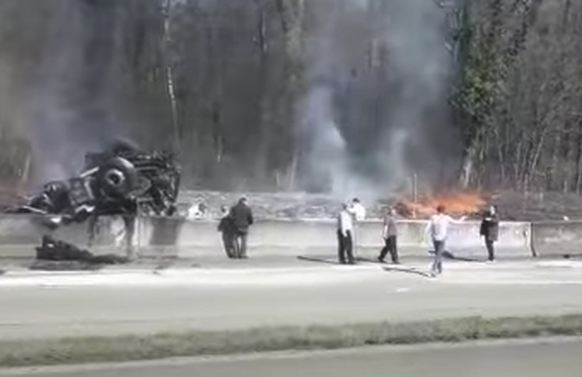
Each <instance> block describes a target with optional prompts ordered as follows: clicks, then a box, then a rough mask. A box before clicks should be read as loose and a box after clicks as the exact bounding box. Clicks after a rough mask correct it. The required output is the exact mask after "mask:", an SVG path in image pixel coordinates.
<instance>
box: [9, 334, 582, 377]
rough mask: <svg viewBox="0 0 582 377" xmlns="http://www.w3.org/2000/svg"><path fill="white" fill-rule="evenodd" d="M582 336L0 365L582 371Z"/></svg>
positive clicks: (281, 376) (309, 371)
mask: <svg viewBox="0 0 582 377" xmlns="http://www.w3.org/2000/svg"><path fill="white" fill-rule="evenodd" d="M581 353H582V340H575V341H558V340H556V341H554V340H552V341H543V342H542V341H540V340H536V341H535V342H497V343H484V344H477V345H466V344H463V345H458V346H438V345H436V346H420V347H382V348H373V349H356V350H346V351H339V352H312V353H297V354H280V355H276V356H271V355H259V356H254V357H228V358H209V359H192V360H167V361H161V362H146V363H132V364H117V365H115V364H113V365H85V366H73V367H56V368H40V369H17V370H1V369H0V376H22V377H32V376H39V377H65V376H75V377H117V376H124V377H159V376H165V377H191V376H197V377H218V376H220V377H231V376H232V377H240V376H253V377H273V376H277V377H297V376H326V375H328V376H334V377H353V376H366V377H384V376H387V375H389V376H398V377H426V376H432V377H468V376H470V377H491V376H503V377H547V376H552V377H579V376H580V369H581V368H582V359H581V358H580V354H581Z"/></svg>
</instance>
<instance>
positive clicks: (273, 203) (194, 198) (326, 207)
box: [180, 191, 582, 221]
mask: <svg viewBox="0 0 582 377" xmlns="http://www.w3.org/2000/svg"><path fill="white" fill-rule="evenodd" d="M242 195H245V196H246V197H248V199H249V204H250V205H251V206H252V208H253V210H254V213H255V215H256V216H257V217H260V218H284V219H298V218H308V219H313V218H332V217H334V216H335V215H336V214H337V212H338V210H339V207H340V203H339V201H338V200H335V199H333V198H331V197H329V196H325V195H314V194H305V193H224V192H211V191H186V192H183V193H182V195H181V198H180V202H181V203H182V204H181V208H182V209H183V210H186V209H187V207H188V205H189V204H197V203H204V204H205V205H206V206H207V207H208V216H210V217H217V216H219V214H220V207H221V206H222V205H227V206H230V205H232V204H234V203H235V202H236V201H237V199H238V198H239V197H240V196H242ZM399 202H401V201H400V200H399V199H398V198H387V199H386V200H383V201H378V202H375V203H364V205H365V206H366V207H367V210H368V217H369V218H381V217H382V214H383V213H384V211H385V210H386V208H387V207H388V206H390V205H397V204H398V203H399ZM484 203H485V205H484V206H483V207H482V208H483V209H484V207H486V206H487V205H490V204H494V205H496V206H497V208H498V211H499V213H500V215H501V217H502V218H503V219H505V220H511V221H552V220H572V221H573V220H582V196H581V195H575V194H563V193H518V192H511V191H502V192H497V193H494V194H492V195H490V196H489V197H487V198H484ZM397 208H401V206H397ZM400 212H401V215H404V216H406V217H408V215H410V214H406V213H403V212H406V211H402V210H401V211H400ZM465 215H468V216H469V217H470V218H478V217H479V214H478V212H472V213H466V214H465Z"/></svg>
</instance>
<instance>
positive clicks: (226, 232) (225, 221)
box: [218, 206, 236, 259]
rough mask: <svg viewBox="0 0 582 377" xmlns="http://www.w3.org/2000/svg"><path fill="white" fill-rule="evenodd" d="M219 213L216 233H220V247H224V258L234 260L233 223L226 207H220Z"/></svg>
mask: <svg viewBox="0 0 582 377" xmlns="http://www.w3.org/2000/svg"><path fill="white" fill-rule="evenodd" d="M221 212H222V218H221V219H220V222H219V223H218V231H219V232H220V233H222V245H223V246H224V251H225V252H226V256H227V257H229V258H230V259H234V258H235V257H236V255H235V247H234V238H235V231H236V230H235V227H234V222H233V220H232V217H231V216H230V213H229V211H228V208H227V207H226V206H222V208H221Z"/></svg>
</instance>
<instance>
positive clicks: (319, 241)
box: [0, 215, 582, 259]
mask: <svg viewBox="0 0 582 377" xmlns="http://www.w3.org/2000/svg"><path fill="white" fill-rule="evenodd" d="M40 220H41V218H39V217H35V216H28V215H4V216H0V258H4V259H8V258H32V257H34V254H35V247H36V246H37V245H38V244H39V243H40V238H41V237H42V235H43V234H47V233H48V232H47V230H46V228H44V227H43V226H41V224H40ZM578 226H579V228H580V229H579V230H580V232H578V234H581V235H582V223H580V224H579V225H578ZM425 227H426V222H424V221H401V222H399V240H398V243H399V252H400V255H401V256H402V257H403V258H407V257H426V256H427V252H428V250H429V249H430V248H431V247H430V245H429V244H428V243H427V242H426V240H425V237H424V230H425ZM381 229H382V223H381V222H380V221H374V220H370V221H364V222H360V223H358V224H356V241H357V254H358V255H359V256H361V257H365V258H373V257H376V256H377V255H378V252H379V250H380V249H381V247H382V246H383V245H382V243H383V240H382V239H381ZM536 229H537V230H538V234H537V236H538V237H537V238H536V237H532V234H531V233H532V230H531V226H530V224H528V223H515V222H503V223H501V227H500V239H499V243H498V245H497V249H498V253H497V254H498V256H499V258H500V259H504V258H508V259H509V258H511V259H514V258H529V257H531V256H532V252H531V245H530V240H531V239H532V238H533V239H535V240H536V242H537V245H536V248H537V249H540V250H544V251H542V252H543V253H546V254H547V250H548V247H549V246H548V245H550V244H552V242H553V241H552V240H553V238H552V237H551V234H553V233H552V232H554V233H556V232H558V234H563V233H560V232H559V231H558V230H555V229H554V230H552V229H553V228H552V227H551V226H549V228H544V227H543V226H540V225H537V228H536ZM568 229H570V232H571V233H572V235H570V236H561V238H560V239H561V240H562V241H564V242H566V243H570V244H572V243H576V242H577V241H576V240H577V239H576V240H574V241H571V240H572V237H574V234H575V233H576V232H577V230H576V228H568ZM97 230H98V231H97V233H96V235H95V236H96V237H95V241H94V244H93V246H92V247H91V250H92V251H94V252H96V253H100V252H106V253H119V254H122V253H125V251H126V250H125V248H124V246H125V243H124V242H125V239H124V225H123V221H122V220H121V219H120V218H102V219H100V221H99V226H98V229H97ZM540 230H543V231H544V232H545V233H539V231H540ZM52 234H53V235H54V236H55V237H56V238H59V239H62V240H64V241H67V242H72V243H74V244H76V245H78V246H80V247H87V246H88V225H87V224H75V225H72V226H68V227H62V228H60V229H58V230H57V231H55V232H54V233H52ZM543 234H547V236H543ZM580 238H582V236H581V237H580ZM132 244H133V246H134V248H135V249H137V250H138V253H139V256H140V257H146V258H152V257H153V258H157V257H180V258H198V257H206V256H221V255H223V250H222V244H221V236H220V233H219V232H218V230H217V222H216V221H208V220H193V221H189V220H186V219H184V218H162V217H144V218H139V219H138V222H137V226H136V232H135V235H134V238H133V240H132ZM552 245H555V243H554V244H552ZM336 248H337V241H336V222H335V221H334V220H303V221H291V220H265V221H258V222H257V224H255V225H254V226H253V227H252V228H251V233H250V236H249V252H250V255H251V256H253V255H257V256H259V255H260V256H290V257H295V256H300V255H303V256H308V257H309V256H319V257H321V256H325V257H332V258H335V256H336ZM447 249H448V251H449V252H451V253H452V254H453V255H454V256H455V257H458V258H469V259H484V258H485V256H486V252H485V249H484V246H483V242H482V240H481V238H480V236H479V223H478V222H465V223H462V224H457V225H454V226H453V227H452V228H451V236H450V239H449V241H448V247H447Z"/></svg>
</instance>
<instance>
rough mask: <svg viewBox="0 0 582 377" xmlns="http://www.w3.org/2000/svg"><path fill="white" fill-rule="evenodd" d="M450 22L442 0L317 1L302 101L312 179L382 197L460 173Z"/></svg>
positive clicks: (343, 193)
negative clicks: (453, 118) (453, 114)
mask: <svg viewBox="0 0 582 377" xmlns="http://www.w3.org/2000/svg"><path fill="white" fill-rule="evenodd" d="M448 21H449V20H448V13H447V11H446V10H443V8H441V7H439V6H438V5H437V3H435V2H433V1H426V0H382V1H374V0H342V1H328V2H325V1H319V2H318V8H317V10H316V11H315V15H314V19H313V29H312V31H311V35H310V37H309V39H308V41H307V45H308V50H307V51H308V54H307V67H308V72H309V74H308V81H309V84H308V91H307V96H306V98H305V99H304V104H303V107H302V110H301V116H302V119H301V122H302V136H303V140H304V141H305V142H304V144H305V145H306V147H307V148H306V149H307V152H308V158H307V165H308V168H309V172H310V173H309V174H308V176H307V178H308V180H309V181H310V182H311V183H314V184H319V185H324V184H327V185H329V188H330V189H331V191H332V192H333V193H334V194H336V195H338V196H340V197H348V196H350V195H360V196H368V197H372V198H378V197H382V195H384V196H385V195H387V194H388V193H392V192H395V191H402V190H409V188H410V186H411V185H412V182H413V177H414V175H415V174H417V175H418V177H420V179H421V182H420V183H421V184H425V185H430V184H435V183H437V182H438V181H439V180H442V179H443V178H450V176H449V177H446V175H447V174H449V175H450V174H451V173H453V174H454V173H455V163H457V164H458V162H459V156H460V154H461V153H462V148H459V146H460V138H459V135H458V132H457V129H456V127H455V126H454V124H453V123H452V121H451V117H450V114H451V106H450V104H449V102H450V94H451V87H452V85H453V80H454V77H455V76H454V72H455V71H454V68H455V59H454V54H453V53H452V52H451V51H450V49H449V47H450V46H449V45H448V42H449V40H448V36H449V33H450V24H449V22H448Z"/></svg>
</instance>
